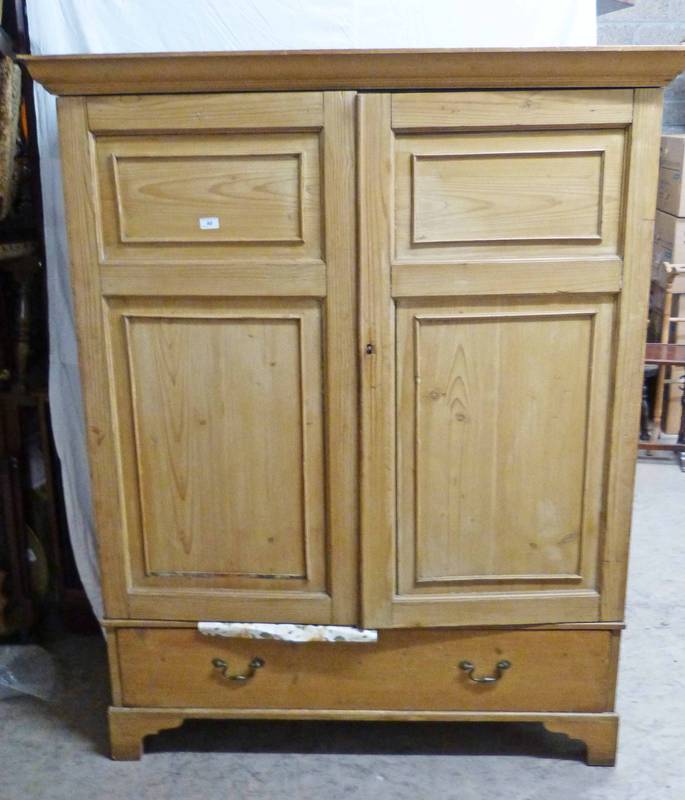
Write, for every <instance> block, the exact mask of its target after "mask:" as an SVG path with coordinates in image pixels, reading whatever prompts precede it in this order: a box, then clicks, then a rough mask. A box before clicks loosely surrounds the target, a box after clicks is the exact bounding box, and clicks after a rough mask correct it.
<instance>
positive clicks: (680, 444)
mask: <svg viewBox="0 0 685 800" xmlns="http://www.w3.org/2000/svg"><path fill="white" fill-rule="evenodd" d="M645 364H656V365H657V366H658V367H659V368H660V369H663V368H665V367H685V344H666V343H652V342H648V343H647V347H646V350H645ZM675 385H677V384H675ZM662 386H663V384H662ZM658 397H659V394H658V384H657V398H658ZM661 398H662V400H663V395H662V396H661ZM680 402H681V407H682V412H681V417H680V429H679V430H678V434H677V438H676V441H675V442H665V441H663V440H661V441H660V440H659V436H660V432H661V431H660V428H659V427H657V425H658V423H657V418H656V411H657V408H658V406H657V405H656V402H655V407H654V428H655V430H654V432H653V434H652V437H653V438H651V439H649V440H648V441H641V442H640V443H639V448H640V449H641V450H644V451H647V452H648V453H649V452H651V451H658V450H664V451H670V452H673V453H675V454H676V455H677V457H678V462H679V464H680V469H681V471H682V472H685V386H683V394H682V397H681V401H680Z"/></svg>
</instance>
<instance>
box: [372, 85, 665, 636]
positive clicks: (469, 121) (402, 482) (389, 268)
mask: <svg viewBox="0 0 685 800" xmlns="http://www.w3.org/2000/svg"><path fill="white" fill-rule="evenodd" d="M359 108H360V116H359V142H360V150H359V159H360V167H359V174H360V206H361V210H360V217H359V218H360V226H361V230H360V239H361V242H360V258H361V263H360V268H361V325H362V331H363V332H362V353H363V354H362V359H363V362H364V367H363V370H362V376H363V377H362V461H361V463H362V498H361V499H362V552H363V559H362V563H363V593H362V599H363V619H364V623H365V624H366V625H376V626H414V625H421V626H427V625H487V624H495V625H496V624H527V623H531V624H533V623H545V622H548V623H557V622H571V621H600V620H603V619H618V618H620V613H621V612H620V594H621V589H620V588H619V587H620V585H621V581H622V576H623V574H624V566H625V563H624V561H625V548H626V543H627V536H628V517H627V515H628V514H629V509H630V487H631V484H630V480H631V479H630V478H629V477H628V476H629V475H630V474H631V472H632V467H633V462H634V445H633V446H632V447H631V446H630V445H629V444H626V441H627V437H631V439H632V440H633V441H634V438H633V437H635V434H636V425H637V410H638V402H639V373H640V363H639V362H640V357H641V350H640V346H639V344H640V339H641V335H642V333H643V326H642V320H643V319H644V316H645V298H646V291H645V290H646V278H645V276H646V275H648V258H649V251H648V250H647V247H646V244H647V236H648V235H649V234H648V230H649V216H650V213H652V214H653V212H651V211H650V210H649V205H648V204H649V202H650V198H652V197H653V195H652V194H651V193H652V191H653V189H654V164H655V146H654V144H653V141H652V139H656V127H655V126H656V125H657V124H658V103H655V102H653V98H652V97H651V96H644V97H642V98H639V102H636V103H635V105H634V101H633V93H632V92H629V91H622V90H608V91H575V90H573V91H548V92H545V91H541V92H505V93H497V92H492V93H490V92H459V93H449V92H444V93H421V94H412V93H408V94H397V95H389V94H367V95H364V96H360V98H359ZM634 114H635V118H634ZM645 137H652V138H650V139H649V141H647V142H645ZM627 164H629V165H630V174H628V173H627V171H626V165H627ZM636 176H639V177H636ZM639 180H642V181H643V184H642V188H643V190H644V191H646V194H647V199H646V200H644V198H642V199H640V198H638V191H637V190H636V188H635V187H636V186H637V185H639V184H638V181H639ZM645 234H646V235H645ZM636 328H637V333H636Z"/></svg>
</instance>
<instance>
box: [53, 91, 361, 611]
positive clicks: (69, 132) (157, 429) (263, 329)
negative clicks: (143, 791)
mask: <svg viewBox="0 0 685 800" xmlns="http://www.w3.org/2000/svg"><path fill="white" fill-rule="evenodd" d="M60 113H61V130H62V140H63V153H64V168H65V183H66V190H67V204H68V214H69V227H70V243H71V255H72V264H73V280H74V288H75V304H76V312H77V318H78V329H79V335H80V340H81V361H82V374H83V380H84V394H85V401H86V408H87V417H88V434H89V449H90V459H91V466H92V473H93V486H94V496H95V506H96V515H97V525H98V535H99V544H100V551H101V563H102V576H103V588H104V589H105V601H106V609H107V615H108V616H109V617H124V618H130V617H132V618H141V619H172V620H173V619H177V620H193V619H226V620H262V621H274V622H279V621H292V622H311V623H326V622H344V623H353V622H355V621H356V613H357V612H356V596H355V586H356V582H355V580H354V576H355V570H356V550H355V548H356V541H355V536H356V525H357V523H356V507H357V496H356V487H355V481H356V474H355V464H356V441H355V437H354V436H353V435H350V433H351V432H352V431H354V429H355V426H356V421H355V414H356V409H355V406H356V398H357V390H356V375H355V369H354V363H355V354H356V344H355V342H356V339H355V322H354V319H355V276H354V261H353V253H354V236H355V231H354V222H353V221H354V202H355V201H354V171H353V166H354V98H353V96H352V95H350V94H346V93H329V94H322V93H293V94H284V95H280V94H259V95H251V94H244V95H207V96H192V97H191V96H188V97H183V96H181V97H171V96H167V97H119V98H93V99H89V100H84V99H79V98H74V99H64V100H62V101H61V109H60Z"/></svg>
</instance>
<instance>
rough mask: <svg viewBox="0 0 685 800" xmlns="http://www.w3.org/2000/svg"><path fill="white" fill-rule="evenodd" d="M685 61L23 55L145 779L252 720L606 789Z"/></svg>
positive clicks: (126, 713)
mask: <svg viewBox="0 0 685 800" xmlns="http://www.w3.org/2000/svg"><path fill="white" fill-rule="evenodd" d="M507 59H509V62H510V69H509V71H508V72H507V71H506V70H505V71H503V70H502V62H503V61H504V62H506V61H507ZM115 62H116V70H115V67H114V65H115ZM683 65H685V49H683V48H677V47H674V48H654V49H644V48H643V49H636V50H632V49H630V48H626V49H623V50H610V51H605V50H602V49H596V50H591V51H587V52H585V53H584V57H583V59H581V60H579V58H578V51H572V50H570V51H535V52H529V53H526V52H525V51H518V52H514V53H509V54H506V55H505V54H502V53H496V54H493V53H487V52H480V53H479V52H477V51H468V52H460V51H454V52H449V53H434V54H429V53H425V54H418V53H416V52H406V53H392V52H386V53H329V54H318V55H317V54H312V53H293V54H289V55H284V54H268V53H266V54H196V55H181V56H123V57H116V58H114V57H105V56H93V57H88V58H84V59H78V58H71V57H62V58H50V57H47V58H37V59H35V58H34V59H29V66H30V69H31V70H32V72H33V73H34V75H35V76H36V78H37V79H39V80H41V81H43V82H44V83H45V84H46V85H47V87H48V88H49V89H51V90H52V91H54V92H56V93H58V94H60V95H62V97H61V98H60V100H59V112H60V128H61V141H62V164H63V171H64V176H65V192H66V200H67V214H68V227H69V241H70V251H71V261H72V280H73V284H74V292H75V307H76V316H77V327H78V333H79V338H80V345H81V362H82V375H83V383H84V394H85V401H86V409H87V428H88V442H89V448H90V460H91V468H92V478H93V485H94V496H95V503H96V516H97V523H98V536H99V545H100V554H101V562H102V567H103V570H102V572H103V589H104V591H105V601H106V609H107V619H106V620H105V626H106V628H107V632H108V633H107V636H108V647H109V651H110V666H111V673H112V682H113V695H114V698H113V706H112V708H111V710H110V720H111V733H112V748H113V754H114V755H115V757H119V758H133V757H138V756H139V755H140V743H141V738H142V737H143V736H144V735H145V734H147V733H151V732H154V731H156V730H159V729H161V728H164V727H171V726H174V725H178V724H180V723H181V722H182V721H183V719H185V718H187V717H226V718H230V717H244V716H251V717H256V718H260V717H261V718H278V717H295V718H325V719H329V718H330V719H337V718H349V719H442V720H447V719H450V720H488V719H489V720H509V721H539V722H543V723H544V724H545V725H547V727H548V728H550V729H551V730H558V731H562V732H565V733H567V734H568V735H570V736H573V737H576V738H581V739H583V740H584V741H585V742H586V744H587V746H588V759H589V761H590V762H591V763H611V762H612V760H613V756H614V751H615V745H616V729H617V716H616V714H615V713H614V711H613V703H614V685H615V679H616V669H617V652H618V640H619V633H620V629H621V627H622V618H623V602H624V591H625V574H626V551H627V543H628V532H629V520H630V505H631V495H632V481H633V470H634V458H635V441H636V437H635V434H636V429H637V421H638V408H639V398H640V384H641V353H642V351H641V347H642V341H643V338H644V319H645V318H646V302H647V289H648V283H649V262H650V252H651V251H650V244H651V235H652V220H653V214H654V212H653V208H654V198H655V192H656V167H657V157H658V145H659V128H660V110H661V90H660V89H659V88H655V87H659V86H661V85H663V84H664V83H665V82H666V81H667V80H669V79H670V78H671V77H672V76H673V75H675V74H676V73H677V71H678V70H679V68H680V67H681V66H683ZM112 75H116V76H117V77H116V80H114V79H112ZM530 87H533V88H532V89H531V88H530ZM535 87H538V88H535ZM400 89H402V90H410V91H395V90H400ZM504 90H506V91H504ZM203 620H204V621H207V620H225V621H233V622H237V621H244V622H272V623H280V622H282V623H315V624H316V623H318V624H344V625H352V626H354V625H357V626H365V627H371V628H377V629H379V631H380V634H379V641H378V643H377V644H374V645H362V644H351V643H345V644H342V643H333V644H330V643H309V644H292V643H283V642H277V641H270V642H253V641H245V640H228V641H219V640H212V639H207V638H206V637H204V636H202V635H201V634H200V633H198V632H197V630H196V623H197V622H199V621H203ZM396 629H398V630H396ZM216 659H220V660H221V663H222V664H224V666H225V665H226V664H228V666H225V671H226V673H227V674H228V673H229V672H230V673H232V674H233V675H236V674H237V675H242V676H243V677H244V678H245V680H241V681H238V682H237V683H231V682H230V681H229V682H227V681H226V680H225V679H224V677H223V675H222V674H218V673H217V671H216V669H215V667H216V664H214V665H213V662H214V661H216ZM255 659H256V660H257V661H255ZM255 664H256V666H255ZM419 677H421V679H420V680H419Z"/></svg>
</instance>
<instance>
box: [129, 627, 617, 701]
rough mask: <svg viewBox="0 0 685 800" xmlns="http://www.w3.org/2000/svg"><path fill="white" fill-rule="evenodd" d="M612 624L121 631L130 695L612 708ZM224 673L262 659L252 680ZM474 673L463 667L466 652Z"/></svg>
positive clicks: (141, 698) (153, 698)
mask: <svg viewBox="0 0 685 800" xmlns="http://www.w3.org/2000/svg"><path fill="white" fill-rule="evenodd" d="M614 635H617V634H612V632H611V631H606V630H595V631H593V630H585V631H577V630H559V631H530V630H529V631H512V630H507V631H492V630H490V631H461V632H459V631H457V632H455V631H449V630H446V629H433V630H423V631H417V630H411V631H410V630H395V631H384V632H382V633H381V636H380V640H379V642H378V643H377V644H373V645H367V644H341V643H335V644H333V643H326V642H316V643H308V644H291V643H285V642H276V641H257V640H247V639H223V638H211V637H206V636H203V635H201V634H199V633H198V632H197V631H195V630H191V629H181V628H179V629H144V628H130V629H122V630H119V631H118V634H117V641H118V653H119V666H120V670H121V682H122V689H123V703H124V705H127V706H153V707H182V706H192V707H196V708H262V709H264V708H289V709H298V708H301V709H305V708H308V709H389V710H412V709H413V710H486V711H487V710H493V711H495V710H501V711H526V710H529V711H533V710H534V711H606V710H609V709H610V708H611V706H612V703H613V699H612V686H613V680H612V676H613V671H614V666H613V663H612V659H613V653H614V652H615V648H613V646H612V636H614ZM217 658H219V659H222V661H224V662H226V663H228V673H229V674H232V675H234V674H241V673H246V672H248V671H249V670H248V665H249V663H250V662H251V661H252V659H254V658H260V659H262V660H263V662H264V664H263V666H262V667H261V668H260V669H258V670H256V672H255V674H254V677H252V678H250V679H249V680H247V681H243V682H240V681H231V680H227V679H226V678H224V677H223V676H222V674H221V671H220V670H219V669H217V668H216V667H214V666H213V665H212V661H213V660H214V659H217ZM503 660H506V661H509V662H510V665H511V666H509V667H508V668H507V669H505V670H502V671H501V677H500V679H499V680H497V681H496V682H494V683H475V682H473V681H472V680H471V678H470V677H469V675H468V674H467V672H466V671H465V670H464V669H462V668H460V663H461V662H462V661H468V662H471V663H472V664H473V665H474V667H475V669H474V672H473V677H476V678H480V677H485V676H494V675H495V673H496V665H497V663H498V662H501V661H503Z"/></svg>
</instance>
